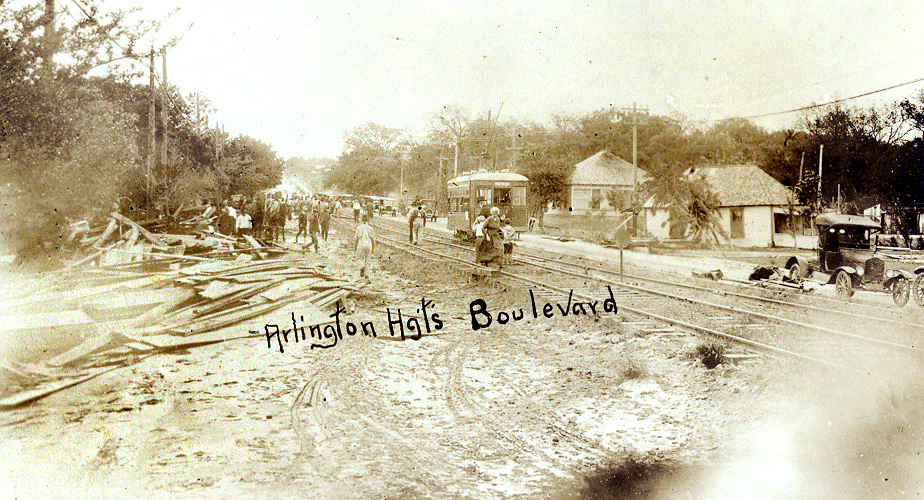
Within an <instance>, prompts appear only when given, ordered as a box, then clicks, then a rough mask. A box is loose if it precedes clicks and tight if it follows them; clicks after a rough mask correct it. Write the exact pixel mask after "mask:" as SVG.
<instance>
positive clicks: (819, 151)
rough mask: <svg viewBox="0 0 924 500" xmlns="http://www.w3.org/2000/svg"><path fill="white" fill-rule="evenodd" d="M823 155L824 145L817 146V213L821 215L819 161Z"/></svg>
mask: <svg viewBox="0 0 924 500" xmlns="http://www.w3.org/2000/svg"><path fill="white" fill-rule="evenodd" d="M824 153H825V145H824V144H819V145H818V200H817V203H818V212H819V213H821V159H822V157H823V156H824Z"/></svg>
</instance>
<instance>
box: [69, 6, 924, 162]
mask: <svg viewBox="0 0 924 500" xmlns="http://www.w3.org/2000/svg"><path fill="white" fill-rule="evenodd" d="M73 1H74V0H67V2H66V3H67V4H70V2H73ZM106 5H112V6H126V5H139V6H141V7H143V12H144V14H145V15H147V16H149V17H153V16H159V15H162V14H164V13H165V12H167V11H168V10H170V9H171V8H173V7H181V10H180V12H179V13H178V14H176V15H175V16H174V19H173V22H172V23H171V24H170V25H169V26H168V29H167V33H169V34H175V33H179V32H181V31H182V27H185V26H187V25H189V24H190V23H193V26H192V28H191V30H190V31H189V33H188V34H187V35H186V36H185V38H184V39H183V40H182V41H181V42H180V43H179V45H177V46H176V47H174V48H173V49H171V50H170V52H169V53H168V75H167V76H168V78H169V80H170V82H171V83H172V84H175V85H178V86H179V87H180V88H181V90H182V91H183V92H184V94H185V93H189V92H201V93H203V94H204V95H206V96H207V97H208V98H209V99H211V100H212V102H213V104H214V106H215V107H216V108H217V109H218V111H217V112H216V113H215V114H214V115H213V119H214V120H215V121H217V122H218V123H220V124H222V125H224V126H225V127H226V129H227V130H228V132H230V133H231V134H232V135H237V134H240V133H243V134H247V135H250V136H252V137H255V138H257V139H260V140H263V141H265V142H268V143H270V144H272V145H273V147H274V149H275V150H276V151H277V152H278V153H279V154H280V155H281V156H284V157H291V156H303V157H314V156H330V157H336V156H337V155H339V154H340V152H341V148H342V139H343V135H344V133H345V132H346V131H347V130H350V129H352V128H353V127H355V126H356V125H359V124H362V123H365V122H369V121H373V122H377V123H381V124H384V125H387V126H391V127H400V128H408V129H411V130H418V131H419V130H424V129H426V127H427V126H428V125H429V123H430V118H431V116H432V115H433V113H434V112H436V111H438V110H439V109H440V108H441V107H442V106H444V105H457V106H461V107H463V108H465V109H467V110H468V111H469V112H470V113H472V114H473V115H474V114H478V113H486V112H487V110H489V109H491V110H493V113H496V112H497V110H498V109H500V107H501V103H503V108H502V111H501V120H502V121H503V120H504V119H506V118H516V119H518V120H521V121H528V120H533V121H539V122H548V121H549V119H550V117H551V115H552V114H553V113H568V114H578V113H585V112H589V111H593V110H596V109H600V108H602V107H605V106H615V107H619V108H622V107H626V106H631V105H632V103H633V102H637V103H638V105H639V106H640V107H648V108H649V109H650V110H651V112H652V113H657V114H668V113H671V112H674V111H678V112H680V113H683V114H685V115H687V116H689V117H691V118H698V119H711V120H714V119H720V118H724V117H729V116H750V115H756V114H762V113H770V112H775V111H783V110H787V109H791V108H796V107H800V106H804V105H808V104H811V103H813V102H823V101H824V100H825V99H837V98H844V97H850V96H853V95H857V94H861V93H865V92H869V91H872V90H877V89H881V88H884V87H888V86H891V85H895V84H898V83H903V82H907V81H910V80H913V79H916V78H921V77H924V2H921V1H871V2H850V1H824V2H811V1H805V0H802V1H799V2H796V1H788V0H785V1H781V0H774V1H748V2H731V1H718V0H713V1H657V2H655V1H647V2H642V1H624V0H618V1H584V2H565V1H533V0H517V1H511V2H504V1H490V2H470V1H461V0H456V1H452V2H438V1H427V2H423V1H421V2H408V1H394V0H390V1H382V2H359V3H357V2H329V1H325V2H311V1H297V2H293V1H282V0H263V1H259V2H257V1H252V0H247V1H244V0H221V1H218V0H194V1H178V0H158V1H150V2H137V1H136V2H130V1H128V0H109V1H108V2H107V3H106ZM71 7H72V8H73V5H71ZM158 66H159V62H158ZM922 87H924V82H919V83H917V84H914V85H909V86H905V87H902V88H899V89H895V90H892V91H888V92H883V93H879V94H876V95H875V96H871V97H870V98H866V99H863V100H859V101H856V102H857V103H858V104H861V105H869V104H874V103H880V104H881V103H885V102H889V101H892V100H895V99H897V98H900V97H905V96H911V95H912V94H913V93H915V92H917V91H919V90H920V89H921V88H922ZM794 120H795V115H793V114H790V115H785V116H782V117H775V118H763V119H758V120H755V121H756V123H758V124H759V125H762V126H765V127H767V128H769V129H775V128H779V127H781V126H786V125H791V124H792V123H793V121H794Z"/></svg>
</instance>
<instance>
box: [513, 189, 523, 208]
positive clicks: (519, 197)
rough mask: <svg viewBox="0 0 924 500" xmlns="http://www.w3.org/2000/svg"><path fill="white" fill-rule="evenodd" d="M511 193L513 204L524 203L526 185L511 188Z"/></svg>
mask: <svg viewBox="0 0 924 500" xmlns="http://www.w3.org/2000/svg"><path fill="white" fill-rule="evenodd" d="M511 192H512V193H513V204H514V205H515V206H523V205H526V186H519V187H515V188H513V189H511Z"/></svg>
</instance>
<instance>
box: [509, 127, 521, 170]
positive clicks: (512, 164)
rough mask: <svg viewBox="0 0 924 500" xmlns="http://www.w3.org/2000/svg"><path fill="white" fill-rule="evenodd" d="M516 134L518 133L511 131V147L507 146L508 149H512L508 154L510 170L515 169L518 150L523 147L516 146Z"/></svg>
mask: <svg viewBox="0 0 924 500" xmlns="http://www.w3.org/2000/svg"><path fill="white" fill-rule="evenodd" d="M517 135H519V134H517V133H516V132H514V133H513V147H509V148H507V150H508V151H513V153H511V154H510V170H511V171H516V169H517V156H519V153H518V151H520V150H522V149H523V148H522V147H517Z"/></svg>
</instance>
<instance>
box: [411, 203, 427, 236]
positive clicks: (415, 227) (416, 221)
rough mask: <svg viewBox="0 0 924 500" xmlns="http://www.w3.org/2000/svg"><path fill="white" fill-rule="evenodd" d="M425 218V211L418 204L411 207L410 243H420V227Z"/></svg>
mask: <svg viewBox="0 0 924 500" xmlns="http://www.w3.org/2000/svg"><path fill="white" fill-rule="evenodd" d="M426 220H427V213H426V212H424V210H423V207H422V206H420V205H418V206H417V208H415V209H413V211H412V212H411V217H410V221H411V243H413V244H415V245H420V229H421V228H422V227H423V226H424V224H425V223H426Z"/></svg>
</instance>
